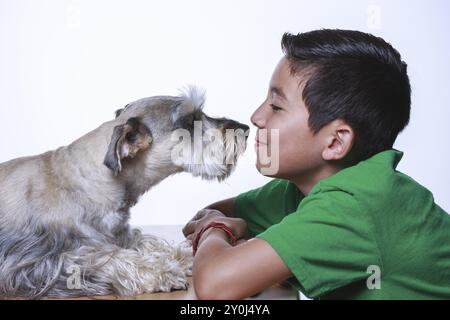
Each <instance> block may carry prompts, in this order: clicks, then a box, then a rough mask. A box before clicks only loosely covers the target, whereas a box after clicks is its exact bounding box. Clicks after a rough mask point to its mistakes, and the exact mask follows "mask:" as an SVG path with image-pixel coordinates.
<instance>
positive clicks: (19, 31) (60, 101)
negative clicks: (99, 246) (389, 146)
mask: <svg viewBox="0 0 450 320" xmlns="http://www.w3.org/2000/svg"><path fill="white" fill-rule="evenodd" d="M449 9H450V3H449V2H448V1H446V0H442V1H437V0H436V1H423V0H417V1H411V0H405V1H400V0H397V1H376V0H373V1H361V0H354V1H349V0H348V1H314V2H313V1H299V0H296V1H294V0H291V1H288V0H276V1H275V0H273V1H261V0H251V1H249V0H247V1H242V0H226V1H222V0H221V1H192V0H191V1H130V0H127V1H111V0H89V1H88V0H86V1H83V0H79V1H76V0H70V1H69V0H66V1H62V0H47V1H46V0H0V119H1V125H0V162H3V161H6V160H9V159H11V158H16V157H19V156H24V155H32V154H37V153H42V152H44V151H46V150H49V149H54V148H56V147H58V146H61V145H67V144H69V143H70V142H72V141H73V140H75V139H76V138H78V137H80V136H81V135H83V134H84V133H86V132H88V131H90V130H92V129H94V128H96V127H97V126H98V125H99V124H101V123H102V122H104V121H107V120H109V119H111V118H113V112H114V111H115V110H116V109H118V108H120V107H122V106H124V105H125V104H127V103H128V102H130V101H133V100H136V99H138V98H142V97H147V96H152V95H160V94H176V93H177V88H180V87H181V86H183V85H185V84H196V85H199V86H201V87H203V88H204V89H206V91H207V105H206V109H205V111H206V112H207V113H210V114H211V115H216V116H219V115H223V116H227V117H231V118H235V119H237V120H239V121H242V122H246V123H249V122H250V120H249V118H250V115H251V114H252V112H253V110H254V109H255V108H256V107H257V106H258V105H259V103H260V102H261V101H262V100H263V99H264V96H265V94H266V89H267V85H268V82H269V78H270V76H271V73H272V70H273V68H274V66H275V64H276V63H277V61H278V60H279V58H280V57H281V55H282V53H281V50H280V39H281V35H282V34H283V33H284V32H286V31H290V32H293V33H297V32H304V31H309V30H312V29H318V28H345V29H357V30H361V31H366V32H371V33H374V34H376V35H379V36H382V37H384V38H385V39H386V40H387V41H389V42H391V43H392V44H393V45H394V46H395V47H396V48H397V49H398V50H399V51H400V52H401V53H402V55H403V58H404V59H405V60H406V62H407V63H408V64H409V73H410V77H411V82H412V87H413V106H412V118H411V122H410V125H409V127H408V128H407V129H406V130H405V131H404V133H402V134H401V136H400V137H399V139H398V141H397V144H396V146H395V147H396V148H398V149H400V150H402V151H404V152H405V156H404V158H403V160H402V162H401V163H400V165H399V169H400V170H401V171H403V172H405V173H406V174H408V175H410V176H412V177H413V178H415V179H416V180H417V181H419V182H420V183H422V184H423V185H425V186H426V187H427V188H429V189H430V190H432V191H433V193H434V194H435V198H436V200H437V202H438V203H439V204H440V205H441V206H442V207H443V208H444V209H446V210H447V211H449V210H450V200H449V191H450V169H449V165H448V160H447V159H448V158H449V156H450V151H449V147H450V145H449V138H450V134H449V129H448V126H447V123H448V122H449V120H450V111H449V107H450V90H449V88H448V83H449V81H448V77H449V74H450V62H449V59H448V55H449V49H450V42H449V35H448V30H450V22H449V20H448V19H447V16H448V14H449V13H450V10H449ZM253 136H254V130H253V132H252V135H251V137H250V138H249V139H250V140H249V141H250V147H249V148H248V150H247V152H246V154H245V157H244V159H243V160H242V161H241V162H240V164H239V166H238V168H237V170H236V171H235V173H234V175H233V176H232V177H231V178H230V179H229V180H227V181H226V182H224V183H221V184H219V183H216V182H205V181H201V180H199V179H194V178H192V177H190V176H189V175H187V174H180V175H176V176H173V177H171V178H169V179H167V180H165V181H163V182H162V183H161V184H160V185H159V186H157V187H156V188H155V189H153V190H151V191H150V192H149V193H147V194H146V195H144V196H143V198H142V199H141V201H140V202H139V204H138V205H137V206H136V207H134V208H133V209H132V223H133V224H139V225H148V224H182V223H184V222H185V221H187V220H188V219H189V218H190V217H191V216H192V215H193V214H194V213H195V212H196V211H197V210H198V209H200V208H202V207H203V206H205V205H207V204H209V203H211V202H213V201H216V200H220V199H223V198H226V197H230V196H233V195H236V194H238V193H240V192H243V191H246V190H249V189H251V188H255V187H257V186H260V185H262V184H263V183H264V182H266V181H268V179H266V178H264V177H262V176H260V175H259V173H258V172H257V171H256V169H255V168H254V154H253V148H252V144H253ZM0 187H1V186H0Z"/></svg>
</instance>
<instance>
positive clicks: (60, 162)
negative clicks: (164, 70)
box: [0, 87, 249, 298]
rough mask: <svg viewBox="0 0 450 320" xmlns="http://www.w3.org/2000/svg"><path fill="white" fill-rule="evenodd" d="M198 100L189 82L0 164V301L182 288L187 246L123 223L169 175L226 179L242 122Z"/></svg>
mask: <svg viewBox="0 0 450 320" xmlns="http://www.w3.org/2000/svg"><path fill="white" fill-rule="evenodd" d="M204 102H205V98H204V94H203V93H202V92H199V90H197V89H196V88H194V87H191V88H189V89H188V90H187V91H186V92H185V93H183V94H181V95H179V96H157V97H150V98H144V99H141V100H138V101H135V102H132V103H130V104H128V105H127V106H125V107H124V108H123V109H120V110H117V111H116V118H115V119H114V120H111V121H108V122H105V123H103V124H102V125H100V126H99V127H98V128H97V129H95V130H93V131H91V132H89V133H88V134H86V135H84V136H83V137H81V138H79V139H78V140H76V141H74V142H73V143H72V144H70V145H68V146H64V147H60V148H58V149H56V150H54V151H49V152H46V153H43V154H41V155H37V156H32V157H23V158H18V159H14V160H10V161H8V162H5V163H2V164H0V185H1V189H0V297H4V298H5V297H17V296H18V297H28V298H39V297H42V296H62V297H63V296H79V295H104V294H111V293H115V294H120V295H135V294H140V293H144V292H156V291H171V290H173V289H186V287H187V279H186V276H187V275H189V273H190V270H191V267H192V253H191V249H190V246H189V243H184V244H181V245H178V246H172V245H170V244H169V243H167V242H166V241H164V240H163V239H159V238H156V237H154V236H151V235H143V234H142V233H141V232H140V231H139V230H138V229H132V228H130V225H129V223H128V220H129V216H130V212H129V211H130V208H131V207H132V206H134V205H135V204H136V203H137V201H138V199H139V197H140V196H141V195H142V194H144V193H145V192H147V191H148V190H149V189H150V188H151V187H152V186H154V185H156V184H157V183H159V182H160V181H161V180H163V179H164V178H166V177H168V176H170V175H172V174H175V173H178V172H183V171H185V172H190V173H192V174H193V175H194V176H200V177H202V178H204V179H217V180H219V181H220V180H223V179H224V178H226V177H227V176H229V175H230V173H231V171H232V170H233V168H234V166H235V163H236V161H237V158H238V157H239V156H240V155H241V154H242V153H243V152H244V151H245V148H246V138H247V136H248V130H249V127H248V126H247V125H244V124H241V123H239V122H236V121H233V120H229V119H226V118H211V117H209V116H207V115H206V114H205V113H203V111H202V108H203V105H204ZM230 131H231V134H230ZM196 135H197V137H195V136H196ZM198 135H200V136H199V137H198Z"/></svg>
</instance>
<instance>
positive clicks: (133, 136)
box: [103, 118, 153, 176]
mask: <svg viewBox="0 0 450 320" xmlns="http://www.w3.org/2000/svg"><path fill="white" fill-rule="evenodd" d="M152 141H153V139H152V135H151V132H150V130H149V129H148V128H147V127H146V126H145V125H144V124H143V123H142V122H141V121H140V120H139V119H138V118H130V119H128V121H127V122H126V123H125V124H122V125H119V126H116V127H114V131H113V134H112V136H111V142H110V143H109V147H108V151H107V152H106V155H105V159H104V160H103V164H104V165H105V166H107V167H108V168H109V169H111V170H112V171H113V173H114V175H115V176H117V175H118V174H119V173H120V172H121V171H122V159H124V158H133V157H134V156H136V154H137V153H138V152H139V151H141V150H145V149H148V148H149V147H150V145H151V143H152Z"/></svg>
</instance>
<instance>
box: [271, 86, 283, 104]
mask: <svg viewBox="0 0 450 320" xmlns="http://www.w3.org/2000/svg"><path fill="white" fill-rule="evenodd" d="M270 92H272V93H275V94H276V95H278V96H280V98H282V99H283V100H285V101H287V98H286V95H285V94H284V92H283V89H281V88H280V87H270Z"/></svg>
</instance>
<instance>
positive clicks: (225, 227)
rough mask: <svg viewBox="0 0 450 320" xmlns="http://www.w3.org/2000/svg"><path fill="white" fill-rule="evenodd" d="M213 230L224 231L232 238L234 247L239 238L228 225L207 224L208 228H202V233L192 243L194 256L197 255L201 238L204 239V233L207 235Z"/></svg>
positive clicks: (219, 223)
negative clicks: (207, 231)
mask: <svg viewBox="0 0 450 320" xmlns="http://www.w3.org/2000/svg"><path fill="white" fill-rule="evenodd" d="M211 228H217V229H222V230H223V231H225V232H226V233H227V234H228V236H229V237H230V240H231V245H232V246H234V245H235V244H236V242H237V238H236V236H235V235H234V234H233V230H231V228H230V227H228V226H227V225H226V224H224V223H221V222H211V223H209V224H207V225H206V226H204V227H202V228H201V229H200V231H199V232H198V233H197V235H196V236H195V238H194V240H193V241H192V250H193V252H194V256H195V254H196V253H197V249H198V243H199V241H200V238H201V237H202V235H203V233H205V231H206V230H208V229H211Z"/></svg>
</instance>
